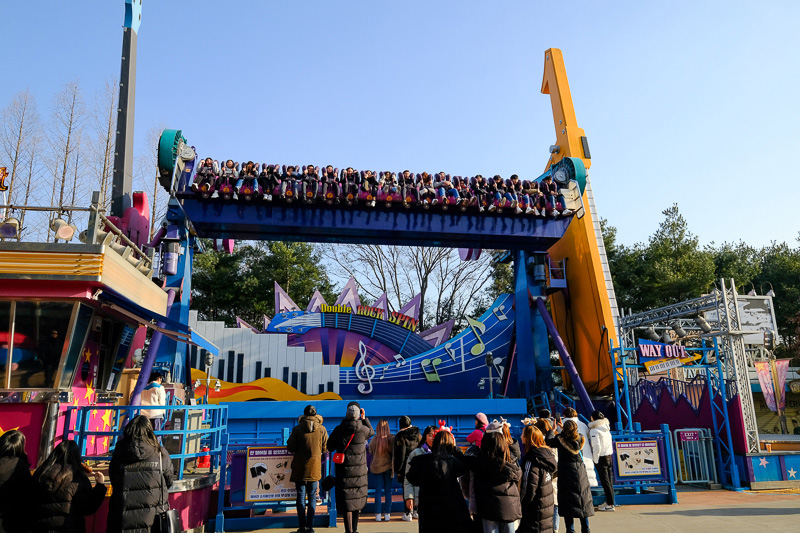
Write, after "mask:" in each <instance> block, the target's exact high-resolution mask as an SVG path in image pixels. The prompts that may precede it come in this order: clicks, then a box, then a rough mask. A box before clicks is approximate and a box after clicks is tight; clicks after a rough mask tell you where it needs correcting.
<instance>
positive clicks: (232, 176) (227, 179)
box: [211, 159, 237, 198]
mask: <svg viewBox="0 0 800 533" xmlns="http://www.w3.org/2000/svg"><path fill="white" fill-rule="evenodd" d="M236 177H237V176H236V163H234V162H233V159H228V160H227V161H225V166H224V167H222V170H221V171H220V173H219V179H218V180H217V186H216V187H215V189H216V190H215V191H214V194H212V195H211V198H217V197H218V194H217V191H218V190H219V189H220V188H221V187H222V186H223V185H228V186H229V187H230V188H231V189H233V188H234V185H235V184H236Z"/></svg>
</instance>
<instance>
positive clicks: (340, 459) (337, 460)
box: [331, 433, 356, 465]
mask: <svg viewBox="0 0 800 533" xmlns="http://www.w3.org/2000/svg"><path fill="white" fill-rule="evenodd" d="M355 436H356V434H355V433H353V434H352V435H350V440H349V441H347V446H345V447H344V450H342V451H341V452H336V453H335V454H333V457H332V458H331V460H332V461H333V462H334V464H337V465H340V464H342V463H344V452H346V451H347V448H349V447H350V443H351V442H353V437H355Z"/></svg>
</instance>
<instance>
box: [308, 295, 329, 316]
mask: <svg viewBox="0 0 800 533" xmlns="http://www.w3.org/2000/svg"><path fill="white" fill-rule="evenodd" d="M323 305H328V302H326V301H325V298H323V297H322V295H321V294H320V293H319V290H316V291H314V296H312V297H311V301H310V302H308V309H306V311H308V312H309V313H316V312H317V311H319V308H320V306H323Z"/></svg>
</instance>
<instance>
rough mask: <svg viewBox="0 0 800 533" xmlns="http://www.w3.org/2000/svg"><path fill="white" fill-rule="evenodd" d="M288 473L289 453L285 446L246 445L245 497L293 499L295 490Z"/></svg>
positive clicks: (249, 499) (289, 464)
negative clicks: (250, 446) (251, 446)
mask: <svg viewBox="0 0 800 533" xmlns="http://www.w3.org/2000/svg"><path fill="white" fill-rule="evenodd" d="M291 475H292V454H291V453H289V451H288V450H287V449H286V446H269V447H254V448H247V465H246V470H245V483H244V500H245V501H246V502H267V501H277V500H294V499H295V498H296V497H297V492H296V490H295V487H294V483H292V482H291V481H289V478H290V477H291Z"/></svg>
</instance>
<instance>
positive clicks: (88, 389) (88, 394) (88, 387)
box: [83, 383, 94, 401]
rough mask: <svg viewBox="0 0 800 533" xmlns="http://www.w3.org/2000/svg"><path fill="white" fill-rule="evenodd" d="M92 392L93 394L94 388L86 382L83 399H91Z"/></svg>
mask: <svg viewBox="0 0 800 533" xmlns="http://www.w3.org/2000/svg"><path fill="white" fill-rule="evenodd" d="M92 394H94V389H93V388H92V386H91V385H89V384H88V383H87V384H86V394H85V395H84V396H83V399H84V400H89V401H92Z"/></svg>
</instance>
